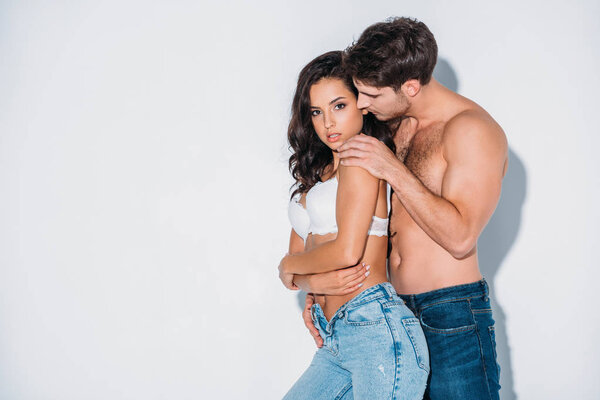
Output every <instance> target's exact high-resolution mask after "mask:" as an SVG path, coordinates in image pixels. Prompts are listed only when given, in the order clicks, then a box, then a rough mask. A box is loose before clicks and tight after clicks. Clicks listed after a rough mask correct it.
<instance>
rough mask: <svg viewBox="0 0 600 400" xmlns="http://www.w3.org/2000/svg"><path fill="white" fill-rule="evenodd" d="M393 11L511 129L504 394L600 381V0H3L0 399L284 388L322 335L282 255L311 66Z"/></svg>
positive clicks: (501, 342) (451, 82) (592, 387)
mask: <svg viewBox="0 0 600 400" xmlns="http://www.w3.org/2000/svg"><path fill="white" fill-rule="evenodd" d="M392 15H405V16H412V17H416V18H419V19H421V20H422V21H424V22H425V23H427V24H428V26H429V27H430V29H431V30H432V31H433V33H434V34H435V36H436V38H437V40H438V44H439V49H440V63H439V64H438V67H437V69H436V76H437V77H438V79H440V80H441V81H442V82H443V83H444V84H446V85H447V86H449V87H451V88H452V89H454V90H457V91H458V92H459V93H461V94H463V95H465V96H467V97H470V98H471V99H473V100H475V101H477V102H478V103H479V104H481V105H482V106H483V107H485V108H486V109H487V110H488V111H489V112H490V113H491V114H492V115H493V116H494V117H495V118H496V120H497V121H498V122H499V123H500V124H501V125H502V126H503V127H504V129H505V131H506V133H507V136H508V138H509V143H510V168H509V172H508V175H507V177H506V179H505V183H504V190H503V194H502V199H501V201H500V204H499V206H498V209H497V211H496V214H495V215H494V217H493V218H492V220H491V222H490V224H489V225H488V227H487V228H486V231H485V232H484V234H483V236H482V238H481V240H480V242H479V249H480V261H481V265H482V271H483V273H484V275H485V276H486V278H487V279H488V282H489V283H490V285H491V287H492V290H493V300H494V301H495V312H496V320H497V331H498V353H499V360H500V362H501V367H502V386H503V389H502V398H503V399H565V398H580V399H594V398H597V393H598V392H599V391H600V385H599V381H598V379H597V377H598V376H599V375H600V367H599V366H598V364H599V363H598V355H599V354H600V346H599V345H598V340H597V338H598V336H599V335H600V321H599V317H598V312H597V310H596V305H597V300H596V297H597V296H595V291H596V287H597V285H598V281H599V279H600V274H599V272H598V262H597V261H596V260H595V259H594V258H593V256H594V249H595V248H596V247H597V245H598V240H599V238H600V229H599V226H600V214H599V212H598V208H597V207H598V206H597V204H599V200H600V179H599V174H598V172H599V170H600V168H599V167H600V165H599V161H598V158H597V157H596V152H597V149H598V147H599V144H600V139H599V135H598V133H599V132H598V122H597V121H596V120H597V116H598V108H599V106H600V102H599V101H598V92H599V90H600V79H599V77H598V73H597V71H598V70H600V25H598V23H597V17H598V15H600V5H599V4H598V3H597V2H594V1H579V2H566V1H564V2H556V1H543V2H542V1H530V2H526V3H525V2H517V1H504V2H475V1H452V2H449V1H440V2H431V1H427V2H408V1H380V2H376V3H374V4H368V5H367V3H365V2H358V1H352V2H345V3H340V2H331V3H329V2H327V3H324V2H316V1H306V2H302V3H295V2H294V3H292V2H289V3H288V4H285V3H283V2H275V1H265V2H257V3H255V2H244V1H233V0H232V1H223V2H219V3H218V4H217V3H216V2H206V3H199V2H191V1H178V2H166V1H162V2H161V1H155V2H147V1H146V2H142V1H130V0H127V1H118V2H117V1H108V2H92V1H80V2H77V3H72V2H52V3H49V2H33V1H25V2H23V1H21V2H16V1H3V2H1V3H0V54H1V58H0V398H2V399H84V398H85V399H192V398H194V399H197V398H203V399H238V398H248V399H277V398H281V396H282V395H283V394H284V393H285V391H286V390H287V389H288V388H289V387H290V386H291V384H292V383H293V382H294V381H295V379H297V377H298V376H299V375H300V373H301V372H302V371H303V370H304V368H305V367H306V366H307V365H308V363H309V361H310V359H311V357H312V353H313V351H314V346H313V344H312V340H311V338H310V337H309V336H308V334H307V333H306V331H305V329H304V327H303V324H302V321H301V319H300V315H299V313H300V309H299V306H298V300H299V298H298V296H297V294H296V293H291V292H287V291H286V290H285V289H284V288H283V287H282V286H281V285H280V284H279V281H278V279H277V274H276V267H277V264H278V261H279V259H280V258H281V256H282V255H283V253H284V252H285V251H286V244H287V238H288V234H289V224H288V222H287V218H286V207H287V199H288V188H289V185H290V184H291V180H290V177H289V174H288V172H287V169H286V160H287V157H288V155H289V153H288V151H287V145H286V141H285V130H286V125H287V121H288V118H289V106H290V101H291V96H292V92H293V88H294V85H295V79H296V77H297V74H298V72H299V70H300V68H301V67H302V66H303V65H304V64H305V63H306V62H308V61H309V60H310V59H312V58H313V57H315V56H316V55H318V54H321V53H323V52H325V51H328V50H332V49H343V48H345V47H346V46H347V45H348V44H350V42H351V41H352V40H353V39H356V38H358V36H359V35H360V33H361V32H362V30H363V29H364V28H365V27H367V26H368V25H369V24H371V23H373V22H376V21H380V20H383V19H385V18H386V17H388V16H392Z"/></svg>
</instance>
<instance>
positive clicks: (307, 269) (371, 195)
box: [279, 166, 379, 275]
mask: <svg viewBox="0 0 600 400" xmlns="http://www.w3.org/2000/svg"><path fill="white" fill-rule="evenodd" d="M339 174H340V179H339V185H338V192H337V201H336V221H337V226H338V233H337V236H336V238H335V239H334V240H330V241H328V242H325V243H323V244H320V245H318V246H316V247H314V248H312V249H311V250H309V251H304V252H302V253H300V254H289V255H287V256H285V257H284V258H283V259H282V260H281V264H280V265H279V270H280V273H282V274H290V273H293V274H299V275H305V274H312V273H320V272H327V271H333V270H336V269H340V268H345V267H348V266H352V265H356V264H358V261H359V260H360V258H361V257H362V255H363V252H364V249H365V246H366V242H367V232H368V230H369V226H370V224H371V220H372V217H373V214H374V212H375V206H376V202H377V193H378V188H379V180H378V179H376V178H374V177H373V176H372V175H371V174H369V173H368V172H367V171H365V170H364V169H362V168H352V167H342V166H340V168H339ZM357 188H361V190H357Z"/></svg>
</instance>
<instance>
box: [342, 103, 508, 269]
mask: <svg viewBox="0 0 600 400" xmlns="http://www.w3.org/2000/svg"><path fill="white" fill-rule="evenodd" d="M353 139H354V138H353ZM369 139H370V138H369ZM369 139H367V140H364V138H362V137H361V138H360V141H358V142H357V143H354V144H349V145H348V146H347V152H346V153H345V154H342V153H341V154H340V156H341V157H342V163H344V165H360V166H362V167H363V168H366V169H368V170H370V171H371V173H373V174H374V175H375V176H379V177H380V178H382V179H385V180H387V181H388V182H389V184H390V185H391V186H392V188H393V189H394V193H395V195H396V196H397V197H398V199H399V200H400V202H401V203H402V205H403V206H404V208H405V209H406V211H407V212H408V213H409V214H410V216H411V217H412V219H413V220H414V221H415V222H416V223H417V225H419V227H420V228H421V229H422V230H423V231H424V232H425V233H427V235H428V236H429V237H431V239H432V240H434V241H435V242H436V243H438V244H439V245H440V246H441V247H443V248H444V249H445V250H446V251H448V252H449V253H450V254H451V255H452V256H453V257H455V258H457V259H461V258H464V257H466V256H468V255H469V254H470V253H471V252H472V251H473V249H474V248H475V245H476V243H477V238H478V236H479V234H480V233H481V231H482V230H483V228H484V227H485V224H486V223H487V221H488V220H489V218H490V217H491V215H492V213H493V212H494V209H495V207H496V204H497V202H498V198H499V197H500V189H501V184H502V178H503V176H504V172H505V167H506V159H507V147H508V146H507V143H506V138H505V136H504V132H502V129H501V128H500V127H499V126H498V125H497V124H496V123H495V122H493V121H492V120H491V118H490V119H487V118H484V117H481V116H474V115H469V114H466V113H465V115H459V116H457V117H455V118H454V119H453V120H451V121H449V122H448V124H447V125H446V129H445V131H444V138H443V142H442V146H443V156H444V159H445V161H446V163H447V168H446V171H445V173H444V177H443V180H442V186H441V195H440V196H438V195H436V194H434V193H433V192H431V191H430V190H429V189H428V188H427V187H425V185H423V183H422V182H421V181H420V180H419V179H418V178H417V177H416V176H415V175H414V174H413V173H412V172H411V171H410V170H409V169H408V168H407V167H406V166H405V165H404V164H403V163H402V162H401V161H399V160H398V159H397V158H396V157H394V156H393V154H391V152H390V151H388V152H387V153H386V152H385V149H383V148H382V147H384V145H383V144H381V145H380V144H378V143H374V142H373V141H372V140H369ZM351 140H352V139H351ZM386 149H387V148H386ZM369 153H370V154H369ZM390 154H391V156H390Z"/></svg>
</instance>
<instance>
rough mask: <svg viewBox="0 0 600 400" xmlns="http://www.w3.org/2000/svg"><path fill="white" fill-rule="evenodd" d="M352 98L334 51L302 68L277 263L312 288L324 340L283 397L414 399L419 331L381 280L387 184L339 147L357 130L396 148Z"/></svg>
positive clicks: (423, 363)
mask: <svg viewBox="0 0 600 400" xmlns="http://www.w3.org/2000/svg"><path fill="white" fill-rule="evenodd" d="M356 96H357V91H356V89H355V88H354V86H353V84H352V79H351V77H350V76H348V75H347V74H346V73H345V72H344V70H343V68H342V53H341V52H339V51H335V52H329V53H326V54H323V55H322V56H319V57H317V58H316V59H314V60H313V61H311V62H310V63H309V64H308V65H307V66H306V67H304V69H303V70H302V71H301V72H300V76H299V78H298V86H297V88H296V94H295V96H294V101H293V104H292V118H291V121H290V125H289V128H288V140H289V142H290V146H291V148H292V150H293V154H292V156H291V157H290V170H291V171H292V175H293V177H294V178H295V179H296V184H297V188H296V190H295V191H294V193H293V194H292V201H291V203H290V209H289V214H290V220H291V222H292V226H293V229H292V233H291V237H290V249H289V254H288V255H286V257H284V258H283V259H282V261H281V264H280V266H279V270H280V277H281V279H282V281H283V283H284V285H286V287H288V288H290V289H297V288H299V287H300V288H302V289H304V290H306V291H308V292H313V293H318V294H319V295H317V296H316V300H317V303H316V304H315V305H313V307H312V309H311V313H312V318H313V321H314V323H315V326H316V327H317V329H318V330H319V333H320V334H321V337H322V338H323V339H324V346H323V347H322V348H320V349H319V350H318V351H317V353H316V354H315V356H314V358H313V361H312V363H311V365H310V367H309V368H308V369H307V370H306V372H304V374H303V375H302V376H301V377H300V379H299V380H298V381H297V382H296V384H295V385H294V386H293V387H292V389H290V391H289V392H288V393H287V395H286V396H285V399H290V400H293V399H341V398H344V399H350V398H355V399H392V398H393V399H396V398H402V399H420V398H422V396H423V392H424V390H425V384H426V381H427V375H428V372H429V361H428V360H429V357H428V353H427V347H426V342H425V337H424V335H423V332H422V330H421V327H420V325H419V321H418V320H417V319H416V318H415V317H414V315H413V314H412V313H411V311H410V310H409V309H408V308H407V307H406V306H405V305H404V302H403V301H402V299H400V298H399V297H398V296H397V295H396V293H395V291H394V288H393V287H392V285H391V284H390V283H389V282H388V281H387V274H386V255H387V242H388V240H387V225H388V220H387V214H388V207H387V200H388V192H387V184H386V183H385V182H384V181H380V180H379V179H377V178H375V177H373V176H372V175H370V174H369V173H368V172H367V171H366V170H364V169H362V168H358V167H344V166H341V165H340V163H339V157H338V155H337V153H336V149H337V148H338V147H339V146H340V145H341V144H342V143H343V142H344V141H346V140H348V139H350V138H351V137H353V136H354V135H357V134H359V133H360V132H363V133H365V134H369V135H372V136H375V137H377V138H378V139H380V140H382V141H384V142H385V143H386V144H387V145H388V146H389V147H390V148H392V150H393V148H394V146H393V141H392V139H391V133H390V131H389V129H388V128H387V127H386V126H385V125H383V124H380V123H378V122H377V121H376V120H375V119H374V118H373V117H372V116H371V115H364V116H363V114H366V112H364V113H363V112H362V111H361V110H359V109H358V108H357V106H356V100H357V97H356ZM367 264H369V265H370V266H371V267H370V269H368V268H367ZM355 265H360V267H355V268H354V269H353V270H352V272H351V273H350V274H347V273H345V270H344V269H346V268H348V267H351V266H355ZM363 266H364V267H363ZM335 270H339V271H340V272H339V273H337V274H336V276H337V277H338V278H340V279H338V282H337V283H335V284H333V285H331V284H330V283H329V284H328V283H327V282H326V281H325V280H324V279H323V278H324V277H327V276H329V277H330V278H331V274H323V273H326V272H329V271H335ZM346 275H349V276H346ZM339 280H342V281H343V285H340V283H339ZM340 286H342V287H341V288H340Z"/></svg>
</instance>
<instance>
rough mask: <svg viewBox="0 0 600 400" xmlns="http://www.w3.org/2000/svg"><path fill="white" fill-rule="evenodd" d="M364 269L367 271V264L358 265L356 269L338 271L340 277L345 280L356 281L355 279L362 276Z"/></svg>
mask: <svg viewBox="0 0 600 400" xmlns="http://www.w3.org/2000/svg"><path fill="white" fill-rule="evenodd" d="M363 269H365V263H362V264H357V265H355V266H354V267H350V268H346V269H342V270H340V271H338V277H339V278H340V279H344V280H347V279H354V278H353V277H354V276H356V275H358V274H360V273H361V271H362V270H363Z"/></svg>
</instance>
